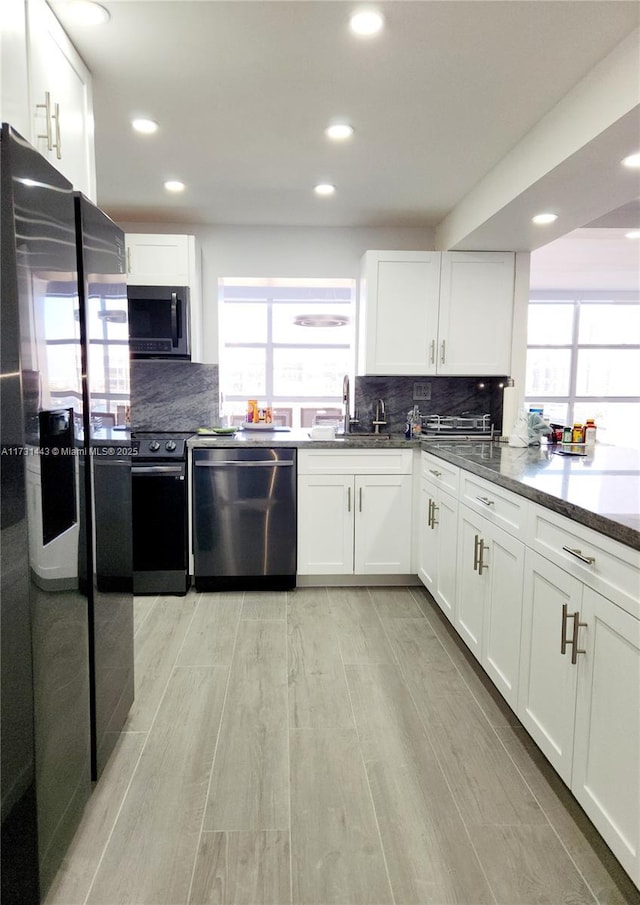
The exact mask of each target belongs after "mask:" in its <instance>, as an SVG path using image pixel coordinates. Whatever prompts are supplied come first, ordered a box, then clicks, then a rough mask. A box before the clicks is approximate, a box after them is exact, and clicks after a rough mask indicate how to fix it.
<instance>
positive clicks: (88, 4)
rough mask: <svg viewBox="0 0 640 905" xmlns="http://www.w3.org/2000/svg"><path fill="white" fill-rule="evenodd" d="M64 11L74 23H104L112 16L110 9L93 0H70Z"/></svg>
mask: <svg viewBox="0 0 640 905" xmlns="http://www.w3.org/2000/svg"><path fill="white" fill-rule="evenodd" d="M62 12H63V13H64V14H65V15H67V16H68V18H69V19H70V20H71V21H72V22H73V23H74V25H104V23H105V22H108V21H109V19H110V18H111V17H110V15H109V11H108V10H106V9H105V8H104V6H100V4H99V3H93V2H92V0H69V2H68V3H65V4H64V7H63V9H62Z"/></svg>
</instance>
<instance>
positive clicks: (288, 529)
mask: <svg viewBox="0 0 640 905" xmlns="http://www.w3.org/2000/svg"><path fill="white" fill-rule="evenodd" d="M193 518H194V526H193V528H194V530H193V543H194V551H193V552H194V572H195V574H194V579H195V586H196V588H197V589H198V590H225V589H228V590H231V589H235V590H260V589H264V590H267V589H270V590H286V589H287V588H293V587H295V583H296V536H297V530H296V450H295V449H285V448H270V447H269V448H267V447H256V448H253V449H249V448H242V447H220V448H219V449H194V451H193Z"/></svg>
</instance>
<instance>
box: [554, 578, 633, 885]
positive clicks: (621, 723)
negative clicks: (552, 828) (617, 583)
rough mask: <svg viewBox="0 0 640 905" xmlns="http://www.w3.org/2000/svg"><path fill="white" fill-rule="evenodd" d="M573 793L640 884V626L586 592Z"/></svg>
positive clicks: (609, 604) (629, 616) (605, 600)
mask: <svg viewBox="0 0 640 905" xmlns="http://www.w3.org/2000/svg"><path fill="white" fill-rule="evenodd" d="M580 621H581V622H583V623H585V625H584V626H583V627H581V628H580V634H579V638H580V646H581V648H583V649H584V651H585V652H584V654H582V653H581V654H579V655H578V666H577V668H578V700H577V709H576V724H575V743H574V758H573V774H572V779H571V790H572V791H573V794H574V795H575V796H576V798H577V799H578V801H579V802H580V804H581V805H582V807H583V808H584V809H585V811H586V812H587V814H588V815H589V817H590V818H591V819H592V820H593V822H594V824H595V825H596V827H597V828H598V830H599V831H600V832H601V833H602V835H603V837H604V839H605V840H606V842H607V843H608V844H609V846H610V847H611V849H612V850H613V852H614V854H615V855H616V856H617V858H618V859H619V860H620V862H621V864H622V866H623V867H624V868H625V870H626V871H627V872H628V873H629V874H630V876H631V878H632V879H633V880H634V882H635V883H636V884H639V883H640V768H639V766H638V765H639V764H640V621H638V620H637V619H635V618H634V617H633V616H631V615H629V613H626V612H625V611H624V610H622V609H620V608H619V607H617V606H615V605H614V604H613V603H611V602H610V601H609V600H607V599H606V598H605V597H602V595H600V594H598V593H596V592H595V591H593V590H592V589H591V588H586V587H585V588H584V591H583V605H582V615H581V620H580Z"/></svg>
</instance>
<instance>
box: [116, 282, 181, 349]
mask: <svg viewBox="0 0 640 905" xmlns="http://www.w3.org/2000/svg"><path fill="white" fill-rule="evenodd" d="M127 293H128V298H129V336H130V346H131V353H132V355H133V356H134V357H143V358H144V357H154V358H160V357H167V358H187V357H188V356H189V289H188V287H186V286H129V287H128V290H127Z"/></svg>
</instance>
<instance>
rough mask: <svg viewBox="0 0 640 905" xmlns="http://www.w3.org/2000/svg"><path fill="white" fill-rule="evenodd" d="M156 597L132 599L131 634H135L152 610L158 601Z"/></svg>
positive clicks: (145, 596) (148, 596) (146, 596)
mask: <svg viewBox="0 0 640 905" xmlns="http://www.w3.org/2000/svg"><path fill="white" fill-rule="evenodd" d="M158 599H159V598H158V597H155V596H153V595H152V594H149V595H147V594H145V595H144V596H140V597H134V598H133V634H134V635H135V634H137V632H138V629H139V628H140V626H141V625H142V623H143V622H144V621H145V619H146V618H147V617H148V615H149V613H151V611H152V610H153V608H154V606H155V605H156V603H157V601H158Z"/></svg>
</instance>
